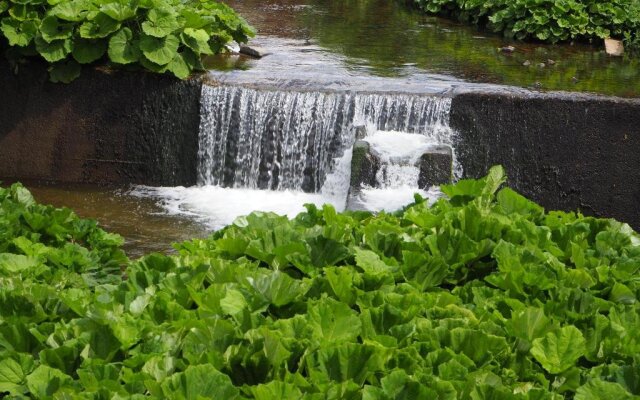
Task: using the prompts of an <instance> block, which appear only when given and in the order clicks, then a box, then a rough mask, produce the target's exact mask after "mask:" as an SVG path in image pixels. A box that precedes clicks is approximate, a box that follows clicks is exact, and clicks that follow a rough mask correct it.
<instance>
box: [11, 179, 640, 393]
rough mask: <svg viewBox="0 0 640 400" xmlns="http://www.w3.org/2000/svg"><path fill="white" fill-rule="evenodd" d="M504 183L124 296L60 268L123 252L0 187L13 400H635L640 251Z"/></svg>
mask: <svg viewBox="0 0 640 400" xmlns="http://www.w3.org/2000/svg"><path fill="white" fill-rule="evenodd" d="M505 179H506V178H505V176H504V171H503V170H502V168H500V167H494V168H493V169H492V170H491V171H490V172H489V174H488V175H487V176H486V177H485V178H483V179H481V180H477V181H474V180H463V181H460V182H458V183H457V184H455V185H446V186H444V187H442V190H443V192H444V193H445V194H446V196H447V198H443V199H440V200H438V201H437V202H435V204H433V205H431V204H428V203H427V202H426V201H424V200H423V199H421V198H419V197H417V198H416V202H415V203H414V204H411V205H409V206H408V207H407V208H406V209H404V210H402V211H400V212H398V213H394V214H385V213H381V214H377V215H374V214H371V213H366V212H353V213H336V211H335V210H334V209H333V208H332V207H330V206H325V207H323V208H321V209H320V208H317V207H315V206H307V211H306V212H304V213H301V214H300V215H298V216H297V217H296V218H295V219H293V220H290V219H288V218H286V217H281V216H278V215H274V214H271V213H254V214H251V215H249V216H246V217H242V218H239V219H237V220H236V221H235V222H234V224H233V225H231V226H228V227H226V228H224V229H223V230H221V231H218V232H216V233H214V234H213V235H212V236H211V237H210V238H208V239H206V240H194V241H191V242H186V243H182V244H179V245H176V249H177V250H178V251H179V253H178V254H177V255H174V256H164V255H160V254H150V255H147V256H146V257H143V258H141V259H140V260H138V261H135V262H129V263H128V264H127V266H126V268H125V269H124V273H120V272H119V271H117V272H116V271H113V273H112V274H111V278H109V277H108V276H95V275H91V273H90V272H89V275H87V273H88V271H95V270H100V269H101V268H103V267H102V266H103V265H104V264H103V263H104V262H105V260H106V259H105V260H102V261H96V262H95V263H93V264H90V265H93V268H89V270H87V269H86V267H80V268H76V267H70V265H71V264H69V263H68V262H67V263H63V264H55V263H53V262H52V261H51V259H50V256H49V255H48V254H50V252H54V250H55V249H57V248H60V249H65V248H66V247H67V246H68V245H69V244H72V245H73V248H72V249H71V248H69V249H68V250H65V251H64V253H65V254H66V258H65V259H75V258H81V256H82V255H83V254H84V255H86V254H94V253H95V251H96V249H102V250H100V251H99V252H98V253H97V254H103V255H104V256H106V257H107V259H108V258H109V257H112V256H113V257H115V259H120V258H119V257H120V255H119V254H120V253H119V251H118V250H117V244H118V242H117V241H116V240H115V237H111V236H106V237H103V235H105V234H104V233H100V231H96V230H95V228H94V227H95V223H92V222H86V221H82V220H77V219H76V218H74V217H73V216H72V214H71V213H70V212H69V211H68V210H55V209H52V208H47V207H43V206H38V205H35V204H34V203H33V201H32V199H31V198H30V195H29V194H28V192H27V191H26V190H25V189H24V188H22V187H20V186H14V187H12V188H10V189H2V190H0V204H1V207H0V238H1V240H0V393H5V394H7V395H8V396H9V397H15V398H25V397H27V398H36V399H43V398H70V399H86V398H96V399H97V398H133V399H142V398H149V397H151V398H171V399H197V398H215V399H257V400H267V399H290V400H294V399H295V400H297V399H367V400H369V399H374V400H376V399H436V398H438V399H441V398H442V399H558V400H560V399H566V398H574V399H578V400H586V399H637V398H638V396H640V385H639V382H640V372H639V371H640V357H639V356H638V354H640V348H639V346H640V340H639V339H640V337H639V335H640V305H639V303H638V296H639V294H640V280H639V279H638V276H639V274H638V270H639V268H640V239H639V238H638V235H637V234H636V233H635V232H634V231H633V230H632V229H631V228H630V227H629V226H628V225H625V224H622V223H619V222H616V221H614V220H605V219H596V218H591V217H583V216H581V215H579V214H575V213H564V212H549V213H547V212H545V210H544V209H543V208H542V207H540V206H538V205H537V204H535V203H533V202H531V201H529V200H527V199H525V198H524V197H522V196H521V195H519V194H518V193H516V192H514V191H513V190H511V189H509V188H502V185H503V183H504V182H505ZM7 210H8V211H7ZM59 215H66V216H68V218H70V220H71V221H73V223H71V226H76V225H77V226H91V227H92V228H91V230H90V231H91V232H93V234H92V235H97V236H96V239H95V240H94V241H92V242H90V243H89V242H87V243H86V244H87V245H90V246H86V247H82V246H81V245H79V244H78V242H77V241H78V240H80V241H81V243H84V242H82V240H83V239H81V238H82V237H84V236H82V235H80V236H78V234H76V233H69V232H76V231H75V230H73V229H72V230H71V231H69V230H68V229H66V230H65V229H61V228H59V227H58V225H60V224H61V222H60V221H61V217H59ZM7 216H8V217H7ZM16 221H18V222H19V224H18V225H19V228H17V227H16V223H15V222H16ZM64 221H67V219H64V218H63V219H62V226H63V227H64V226H69V225H68V224H65V222H64ZM83 232H84V231H83ZM90 236H91V235H90ZM92 237H93V236H92ZM22 238H28V239H29V241H28V242H27V241H25V240H24V239H22ZM52 238H56V241H54V242H52V241H51V240H53V239H52ZM114 245H115V247H114ZM47 249H48V250H47ZM82 249H84V250H82ZM104 251H106V252H104ZM87 252H89V253H87ZM92 252H93V253H92ZM109 252H111V253H109ZM101 259H102V258H101ZM82 265H85V264H82ZM107 265H108V264H107Z"/></svg>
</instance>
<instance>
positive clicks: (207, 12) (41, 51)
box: [0, 0, 253, 82]
mask: <svg viewBox="0 0 640 400" xmlns="http://www.w3.org/2000/svg"><path fill="white" fill-rule="evenodd" d="M0 32H1V35H0V36H4V38H5V39H6V40H7V42H8V45H9V46H10V47H9V50H8V55H9V56H10V57H12V58H20V57H29V56H40V57H42V58H43V59H44V60H45V61H47V62H48V63H49V64H50V68H49V71H50V77H51V80H52V81H54V82H70V81H72V80H74V79H75V78H77V77H78V76H79V75H80V70H81V64H90V63H94V62H98V61H100V60H108V62H110V63H111V64H114V65H128V66H136V67H142V68H145V69H147V70H150V71H154V72H168V73H171V74H173V75H175V76H177V77H179V78H182V79H184V78H186V77H188V76H189V74H190V73H191V72H192V71H194V70H201V69H202V64H201V57H202V56H203V55H208V54H214V53H218V52H221V51H222V50H223V49H224V45H225V44H227V43H229V42H230V41H232V40H235V41H237V42H246V40H247V39H248V37H250V36H252V35H253V31H252V29H251V27H249V26H248V25H247V23H246V22H245V21H244V20H243V19H242V18H241V17H239V16H238V15H236V13H235V12H234V11H233V10H232V9H231V8H230V7H228V6H226V5H225V4H222V3H218V2H217V1H214V0H187V1H182V0H0Z"/></svg>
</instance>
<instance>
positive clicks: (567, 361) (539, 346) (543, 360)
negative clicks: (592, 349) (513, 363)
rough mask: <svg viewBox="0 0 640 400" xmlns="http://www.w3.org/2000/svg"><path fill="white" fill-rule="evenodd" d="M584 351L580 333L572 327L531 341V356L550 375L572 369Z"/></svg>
mask: <svg viewBox="0 0 640 400" xmlns="http://www.w3.org/2000/svg"><path fill="white" fill-rule="evenodd" d="M585 351H586V348H585V339H584V337H583V336H582V332H580V330H579V329H578V328H576V327H575V326H573V325H568V326H565V327H563V328H562V329H560V332H558V333H556V332H549V333H547V335H546V336H544V337H543V338H538V339H535V340H534V341H533V347H532V348H531V354H532V355H533V357H535V359H536V360H538V362H539V363H540V364H542V366H543V367H544V369H546V370H547V371H549V372H550V373H552V374H559V373H561V372H564V371H566V370H568V369H569V368H571V367H573V366H574V365H575V363H576V361H578V359H579V358H580V357H582V356H583V355H584V353H585Z"/></svg>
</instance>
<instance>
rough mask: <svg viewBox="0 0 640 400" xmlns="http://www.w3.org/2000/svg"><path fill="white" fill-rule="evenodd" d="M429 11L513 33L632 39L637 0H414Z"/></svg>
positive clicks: (638, 25) (638, 22) (639, 13)
mask: <svg viewBox="0 0 640 400" xmlns="http://www.w3.org/2000/svg"><path fill="white" fill-rule="evenodd" d="M415 2H416V4H417V5H418V6H419V7H420V8H422V9H424V10H425V11H428V12H430V13H440V14H447V15H455V16H457V17H459V18H460V19H462V20H464V21H469V22H473V23H476V24H480V25H487V26H488V27H489V28H490V29H492V30H494V31H496V32H505V33H507V34H508V35H513V36H515V37H516V38H518V39H525V38H536V39H539V40H544V41H549V42H552V43H555V42H558V41H566V40H570V39H592V38H601V39H604V38H608V37H617V38H621V39H622V38H624V39H625V40H626V41H627V43H628V44H637V43H635V39H636V38H637V36H638V32H639V31H640V2H638V1H637V0H415Z"/></svg>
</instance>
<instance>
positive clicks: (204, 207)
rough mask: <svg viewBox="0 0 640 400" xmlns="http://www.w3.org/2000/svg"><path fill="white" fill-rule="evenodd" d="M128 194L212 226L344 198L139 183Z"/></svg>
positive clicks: (291, 213) (337, 204)
mask: <svg viewBox="0 0 640 400" xmlns="http://www.w3.org/2000/svg"><path fill="white" fill-rule="evenodd" d="M131 194H132V195H134V196H141V197H152V198H156V199H158V201H159V204H160V205H161V206H162V207H163V208H164V209H165V210H166V211H167V213H168V214H170V215H187V216H190V217H192V218H194V219H196V220H198V221H200V222H201V223H203V224H205V225H206V226H207V227H208V228H210V229H212V230H217V229H220V228H222V227H224V226H226V225H229V224H231V223H233V221H234V220H235V219H236V218H238V217H240V216H243V215H247V214H250V213H251V212H253V211H271V212H274V213H276V214H280V215H286V216H288V217H290V218H293V217H295V216H296V215H298V214H299V213H300V212H302V211H304V204H306V203H312V204H316V205H317V206H322V205H323V204H332V205H333V206H334V207H335V208H336V209H337V210H339V211H343V210H344V207H345V201H344V199H339V198H333V197H329V196H324V195H322V194H320V193H304V192H297V191H290V190H285V191H273V190H258V189H233V188H223V187H220V186H193V187H180V186H179V187H147V186H139V187H136V188H135V189H134V190H133V191H131Z"/></svg>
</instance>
